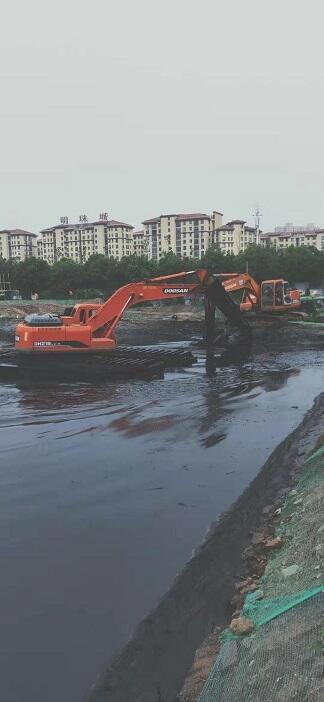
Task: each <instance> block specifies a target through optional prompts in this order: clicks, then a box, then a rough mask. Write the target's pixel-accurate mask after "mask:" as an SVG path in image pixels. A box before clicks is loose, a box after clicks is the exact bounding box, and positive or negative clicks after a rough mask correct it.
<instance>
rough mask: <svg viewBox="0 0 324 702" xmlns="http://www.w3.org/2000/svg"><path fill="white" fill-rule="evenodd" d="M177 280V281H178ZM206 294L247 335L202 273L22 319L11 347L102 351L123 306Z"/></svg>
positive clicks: (220, 290)
mask: <svg viewBox="0 0 324 702" xmlns="http://www.w3.org/2000/svg"><path fill="white" fill-rule="evenodd" d="M179 281H180V282H179ZM207 290H209V291H212V292H210V293H209V294H210V300H211V301H212V304H211V306H210V309H212V307H213V305H214V307H215V306H217V307H218V308H219V309H220V310H221V311H222V312H223V313H224V314H225V316H226V317H227V319H228V320H229V321H230V322H231V323H232V324H233V325H234V327H236V329H240V330H242V331H244V332H245V335H246V336H248V333H247V327H248V325H247V323H246V322H244V321H243V320H242V318H241V313H240V309H239V307H238V306H237V305H236V304H235V303H234V302H233V300H231V298H230V296H229V295H228V294H227V292H226V290H225V289H224V287H223V286H222V284H221V282H220V281H217V280H216V281H215V280H214V278H213V277H212V276H210V275H209V273H208V271H207V270H205V269H198V270H196V271H190V272H183V273H176V274H173V275H167V276H162V277H159V278H151V279H148V280H144V281H141V282H139V283H129V284H128V285H124V286H123V287H122V288H119V290H117V291H116V292H115V293H113V295H111V297H110V298H109V299H108V300H107V301H106V302H104V303H103V304H95V303H83V304H77V305H75V306H74V307H73V308H70V309H69V310H67V311H66V313H65V314H63V316H61V317H59V316H56V315H35V314H33V315H28V316H27V317H26V319H25V321H24V322H22V323H21V324H18V326H17V327H16V336H15V347H16V349H17V350H18V351H23V352H38V353H44V352H45V353H48V352H53V351H54V352H64V353H66V352H71V351H73V352H89V351H106V350H109V349H113V348H115V346H116V339H115V336H114V330H115V328H116V325H117V324H118V322H119V321H120V319H121V318H122V316H123V313H124V312H125V310H126V309H127V308H128V307H132V306H133V305H136V304H138V303H140V302H145V301H147V300H167V299H175V298H183V297H186V296H188V295H195V294H197V293H198V294H199V293H202V292H205V293H206V291H207Z"/></svg>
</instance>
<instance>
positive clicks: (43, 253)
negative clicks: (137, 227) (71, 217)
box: [38, 216, 134, 265]
mask: <svg viewBox="0 0 324 702" xmlns="http://www.w3.org/2000/svg"><path fill="white" fill-rule="evenodd" d="M63 220H64V221H63ZM80 220H81V221H79V222H78V223H75V224H69V223H68V222H67V221H66V218H62V221H61V223H60V224H59V225H56V226H54V227H48V228H47V229H42V231H41V233H40V238H39V241H38V255H39V258H42V259H43V260H44V261H47V263H49V264H50V265H52V264H53V263H55V262H56V261H59V260H60V259H61V258H69V259H71V260H72V261H75V262H76V263H85V262H86V261H87V260H88V258H90V256H93V255H95V254H102V255H104V256H109V257H112V258H115V259H117V260H118V261H120V260H121V258H122V257H123V256H130V255H131V254H133V253H134V242H133V236H132V232H133V227H132V226H131V225H130V224H125V223H124V222H118V221H117V220H113V219H112V220H108V219H106V218H105V217H103V216H101V218H100V219H98V220H97V221H95V222H87V221H86V220H85V219H81V218H80Z"/></svg>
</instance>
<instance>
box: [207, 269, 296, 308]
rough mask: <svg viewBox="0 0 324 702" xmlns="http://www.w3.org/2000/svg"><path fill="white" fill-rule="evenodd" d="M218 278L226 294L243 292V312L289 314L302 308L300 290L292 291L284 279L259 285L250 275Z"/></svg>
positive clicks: (267, 281) (226, 275)
mask: <svg viewBox="0 0 324 702" xmlns="http://www.w3.org/2000/svg"><path fill="white" fill-rule="evenodd" d="M217 277H218V278H219V279H220V280H221V281H222V285H223V287H224V289H225V290H226V292H228V293H232V292H236V291H237V290H242V292H243V296H242V300H241V304H240V309H241V310H242V312H249V311H251V310H256V311H261V312H267V313H270V314H273V313H278V312H279V313H280V312H281V313H287V312H291V311H292V310H298V309H299V308H300V306H301V300H300V293H299V290H292V289H291V288H290V287H289V283H288V282H287V281H286V280H283V278H277V279H273V280H263V281H262V283H261V284H260V285H259V283H257V282H256V280H254V278H252V276H250V275H248V273H220V274H219V275H218V276H217Z"/></svg>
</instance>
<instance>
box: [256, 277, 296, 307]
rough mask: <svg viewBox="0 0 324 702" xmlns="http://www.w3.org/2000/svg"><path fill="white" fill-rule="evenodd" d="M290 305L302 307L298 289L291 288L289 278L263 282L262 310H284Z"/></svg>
mask: <svg viewBox="0 0 324 702" xmlns="http://www.w3.org/2000/svg"><path fill="white" fill-rule="evenodd" d="M289 306H293V307H300V296H299V293H298V291H297V290H291V289H290V287H289V283H288V281H287V280H282V279H281V278H279V279H278V280H264V281H263V283H262V284H261V310H262V311H263V312H276V311H277V312H284V311H285V309H286V308H287V307H289Z"/></svg>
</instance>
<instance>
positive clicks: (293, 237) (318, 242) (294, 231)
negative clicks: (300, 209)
mask: <svg viewBox="0 0 324 702" xmlns="http://www.w3.org/2000/svg"><path fill="white" fill-rule="evenodd" d="M260 243H261V246H273V247H274V248H277V249H286V248H287V247H288V246H314V247H315V248H316V249H318V251H323V250H324V229H320V228H319V227H316V226H315V225H314V224H307V225H306V226H295V225H294V224H292V223H291V222H288V223H287V224H285V225H284V226H283V227H275V229H274V231H273V232H266V233H264V234H261V237H260Z"/></svg>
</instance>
